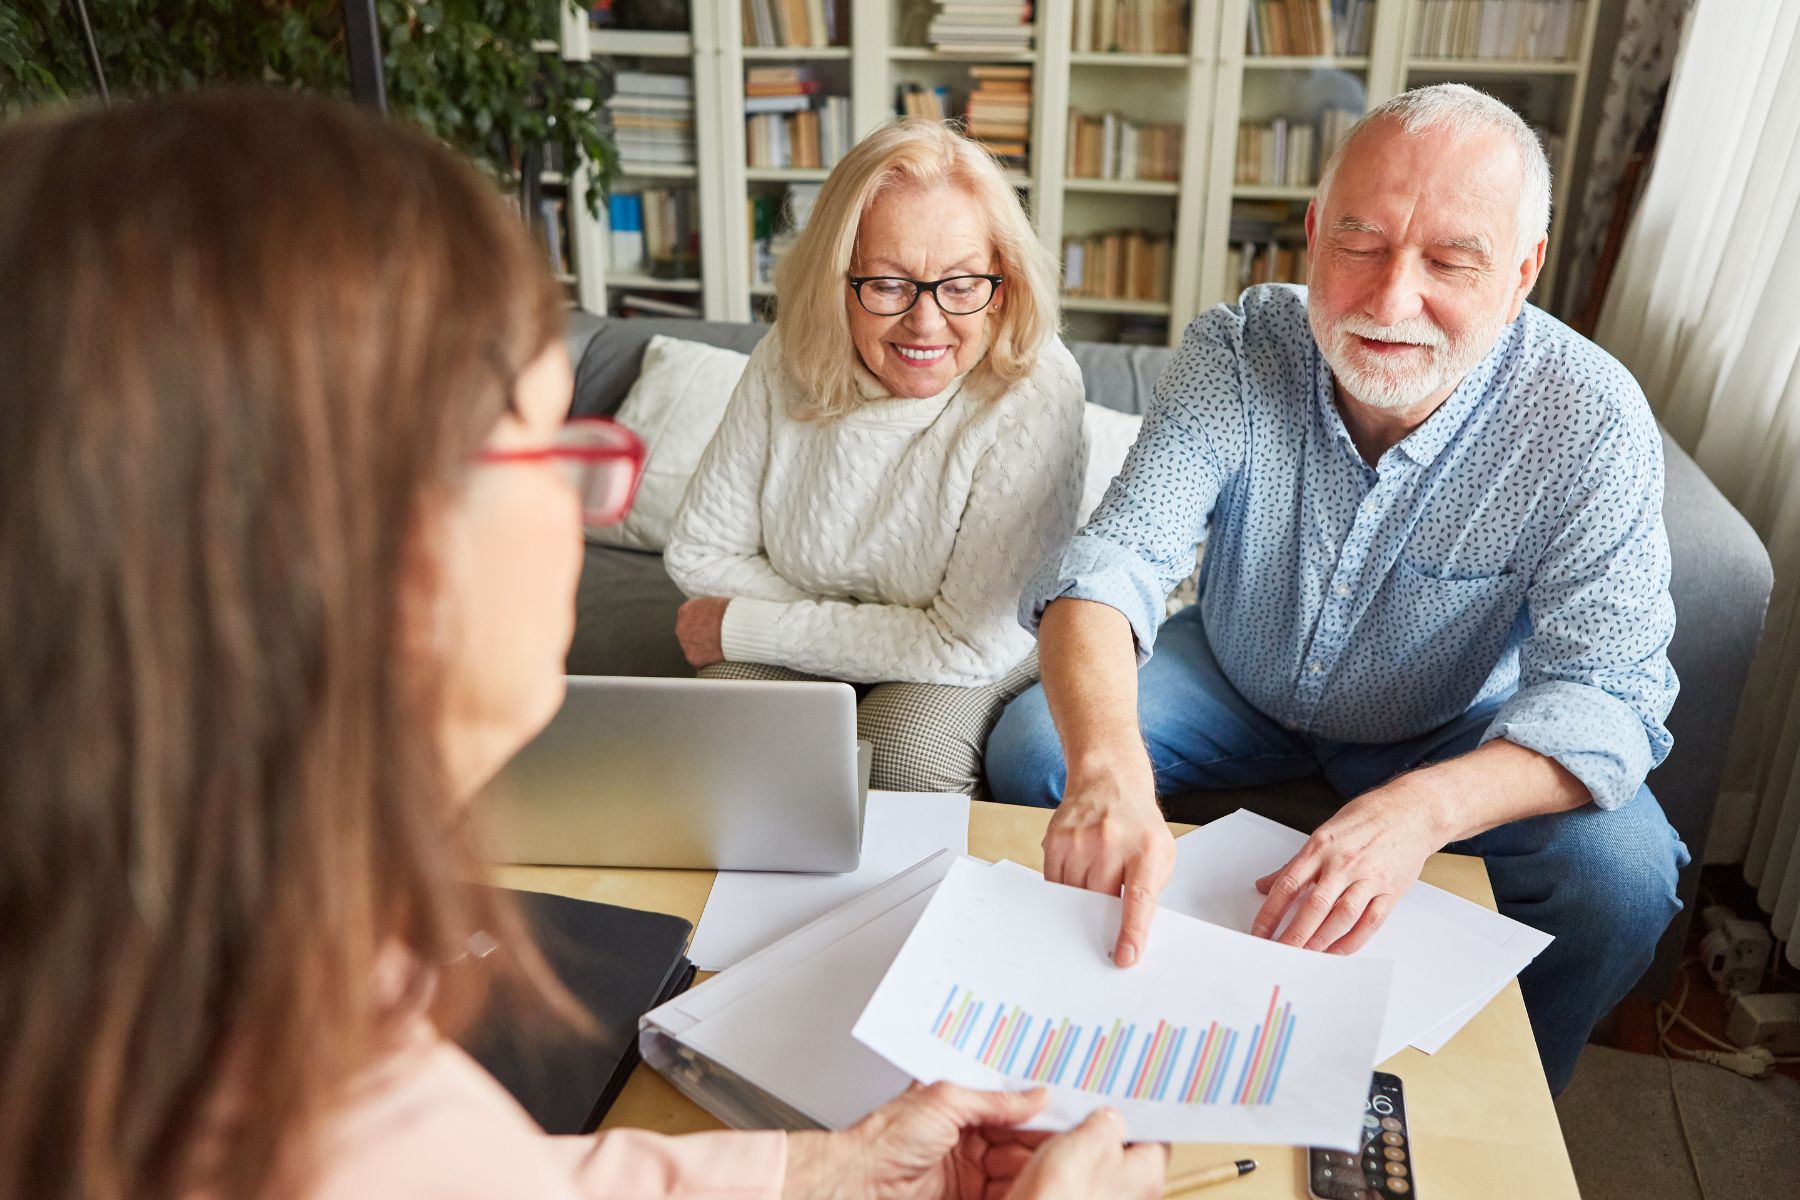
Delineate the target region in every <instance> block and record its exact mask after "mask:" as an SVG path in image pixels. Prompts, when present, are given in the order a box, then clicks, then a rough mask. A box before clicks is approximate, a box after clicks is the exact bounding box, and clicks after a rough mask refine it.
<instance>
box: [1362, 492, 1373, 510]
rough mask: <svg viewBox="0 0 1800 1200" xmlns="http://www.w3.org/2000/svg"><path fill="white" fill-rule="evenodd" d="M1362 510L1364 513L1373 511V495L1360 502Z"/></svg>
mask: <svg viewBox="0 0 1800 1200" xmlns="http://www.w3.org/2000/svg"><path fill="white" fill-rule="evenodd" d="M1362 510H1363V511H1364V512H1366V513H1372V512H1374V511H1375V497H1373V496H1370V497H1369V498H1368V499H1367V500H1364V501H1363V502H1362Z"/></svg>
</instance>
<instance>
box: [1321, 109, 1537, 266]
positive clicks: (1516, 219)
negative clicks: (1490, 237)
mask: <svg viewBox="0 0 1800 1200" xmlns="http://www.w3.org/2000/svg"><path fill="white" fill-rule="evenodd" d="M1379 120H1390V121H1397V122H1398V123H1399V124H1400V127H1401V128H1402V129H1404V130H1405V131H1406V132H1407V133H1409V134H1420V133H1424V132H1425V131H1426V130H1428V129H1443V130H1447V131H1449V133H1450V134H1451V135H1452V136H1453V137H1455V138H1456V139H1458V140H1459V141H1460V140H1461V139H1463V138H1467V137H1472V136H1474V135H1475V134H1477V133H1481V132H1483V131H1487V130H1496V131H1498V132H1500V133H1503V134H1505V135H1506V137H1507V138H1508V140H1510V141H1511V142H1512V144H1513V148H1514V149H1515V150H1517V151H1518V152H1519V163H1520V167H1521V174H1522V175H1523V178H1522V179H1521V181H1520V184H1519V205H1518V208H1517V209H1516V210H1515V211H1514V213H1513V228H1514V229H1516V230H1517V231H1518V237H1519V253H1521V254H1523V253H1524V252H1525V250H1526V249H1527V248H1528V247H1530V246H1533V245H1535V244H1536V243H1537V241H1538V239H1540V238H1542V237H1544V236H1545V235H1546V234H1547V233H1549V231H1550V160H1549V158H1547V157H1546V156H1545V154H1544V146H1543V143H1542V142H1540V141H1539V140H1538V135H1537V134H1536V133H1535V132H1534V131H1533V130H1532V128H1531V126H1529V125H1527V124H1526V123H1525V122H1524V120H1523V119H1522V118H1521V117H1520V116H1519V114H1518V113H1516V112H1514V111H1513V110H1512V109H1510V108H1508V107H1507V106H1506V105H1504V104H1502V103H1501V102H1500V101H1498V100H1496V99H1494V98H1493V97H1492V96H1490V95H1488V94H1487V93H1486V92H1478V91H1476V90H1475V89H1474V88H1472V87H1469V86H1468V85H1467V84H1462V83H1434V84H1432V85H1431V86H1429V87H1421V88H1414V89H1413V90H1412V91H1410V92H1401V93H1400V94H1399V95H1398V96H1395V97H1394V98H1393V99H1392V100H1387V101H1384V102H1383V103H1381V104H1378V105H1376V106H1375V107H1374V108H1373V109H1371V110H1370V111H1369V112H1368V114H1367V115H1365V116H1364V117H1363V118H1362V120H1360V121H1358V122H1357V123H1356V124H1354V125H1352V126H1351V127H1350V132H1349V133H1347V134H1345V135H1344V138H1343V140H1342V141H1340V142H1339V143H1338V144H1337V147H1336V148H1335V149H1333V150H1332V152H1331V157H1330V158H1329V159H1327V160H1326V162H1325V169H1324V170H1323V171H1321V172H1320V173H1319V190H1318V193H1317V194H1318V196H1319V198H1320V199H1321V200H1323V199H1324V198H1325V193H1326V191H1327V190H1328V189H1329V188H1330V187H1331V179H1332V176H1334V175H1336V174H1337V168H1338V163H1339V162H1340V161H1342V159H1343V157H1344V152H1345V150H1347V149H1349V146H1350V143H1351V142H1353V141H1355V140H1356V135H1357V134H1359V133H1361V132H1362V131H1363V128H1364V126H1367V125H1369V124H1371V123H1372V122H1375V121H1379Z"/></svg>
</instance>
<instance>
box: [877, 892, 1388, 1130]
mask: <svg viewBox="0 0 1800 1200" xmlns="http://www.w3.org/2000/svg"><path fill="white" fill-rule="evenodd" d="M1118 932H1119V898H1118V897H1117V896H1105V895H1101V894H1099V893H1097V892H1090V891H1086V890H1085V889H1082V888H1073V887H1065V886H1063V885H1062V884H1056V883H1049V882H1046V881H1045V880H1044V878H1043V876H1041V875H1039V874H1038V873H1037V872H1035V871H1029V870H1027V869H1025V868H1023V867H1014V866H1010V865H1008V864H996V865H991V866H990V865H989V864H986V863H981V862H977V861H974V860H971V859H961V860H959V861H957V862H956V863H954V864H953V865H952V866H951V868H950V870H949V871H948V872H947V873H946V874H945V876H944V879H943V882H941V883H940V884H939V885H938V887H937V890H936V891H935V892H933V893H932V896H931V899H930V902H929V903H928V904H927V905H926V907H925V911H924V912H923V913H922V914H920V916H919V919H918V921H917V923H916V924H915V925H914V926H913V930H912V932H911V933H910V934H909V935H908V936H907V939H906V944H905V945H904V946H902V947H901V949H900V953H899V954H898V955H896V956H895V957H894V959H893V961H892V962H891V963H890V964H889V965H888V966H887V968H886V972H885V974H883V975H882V977H881V982H880V983H879V984H877V985H876V986H875V989H874V991H873V993H872V994H871V995H870V997H869V1002H868V1004H867V1006H865V1008H864V1009H863V1012H862V1015H861V1016H860V1017H858V1018H857V1021H856V1024H855V1026H853V1027H852V1029H851V1036H853V1037H854V1038H856V1040H858V1041H859V1042H861V1043H863V1045H865V1046H868V1047H869V1048H870V1049H872V1050H874V1051H875V1052H876V1053H877V1054H879V1055H881V1057H883V1058H884V1059H886V1060H887V1061H888V1062H889V1063H892V1064H893V1065H894V1066H896V1067H898V1068H899V1069H900V1070H901V1071H904V1072H905V1073H906V1074H908V1075H910V1076H911V1077H912V1078H914V1079H916V1080H919V1081H920V1082H922V1083H934V1082H936V1081H938V1080H948V1081H950V1082H952V1083H957V1084H960V1085H962V1086H963V1087H970V1088H1014V1089H1025V1088H1030V1087H1034V1086H1043V1087H1044V1088H1046V1089H1047V1090H1048V1092H1049V1095H1048V1097H1047V1098H1046V1104H1045V1107H1044V1108H1043V1110H1042V1111H1041V1112H1040V1113H1039V1114H1038V1115H1037V1116H1035V1117H1033V1118H1032V1119H1031V1121H1030V1122H1029V1123H1028V1124H1027V1126H1026V1127H1027V1128H1030V1129H1049V1130H1058V1129H1069V1128H1072V1127H1073V1126H1075V1125H1077V1124H1079V1123H1080V1122H1081V1121H1082V1119H1083V1118H1085V1117H1086V1116H1087V1115H1088V1114H1089V1113H1091V1112H1092V1111H1093V1110H1094V1109H1096V1108H1099V1107H1102V1106H1105V1107H1110V1108H1114V1109H1117V1110H1118V1112H1119V1114H1120V1115H1121V1116H1122V1117H1124V1119H1125V1128H1126V1136H1127V1138H1128V1139H1129V1140H1131V1141H1168V1142H1213V1143H1232V1142H1257V1143H1263V1142H1266V1143H1273V1144H1279V1145H1298V1146H1322V1147H1326V1148H1330V1149H1343V1150H1346V1151H1351V1150H1355V1149H1357V1148H1358V1147H1359V1146H1360V1145H1361V1136H1362V1114H1363V1105H1364V1101H1365V1099H1366V1098H1367V1096H1368V1091H1369V1068H1370V1067H1371V1066H1373V1065H1374V1063H1375V1061H1376V1059H1375V1047H1376V1040H1377V1038H1378V1037H1379V1035H1380V1032H1381V1020H1382V1013H1383V1012H1384V1011H1385V1009H1386V1007H1387V997H1388V989H1389V987H1390V985H1391V983H1392V978H1393V964H1392V963H1389V962H1385V961H1374V960H1362V959H1359V958H1357V957H1356V956H1354V955H1336V954H1319V953H1316V952H1313V951H1307V950H1299V949H1295V948H1294V947H1292V946H1282V945H1278V944H1276V943H1273V942H1269V941H1266V940H1264V939H1262V938H1253V937H1251V936H1249V935H1248V934H1244V933H1238V932H1236V931H1234V930H1230V929H1222V928H1220V927H1218V926H1216V925H1208V924H1207V923H1206V922H1204V921H1198V920H1195V919H1194V918H1192V917H1188V916H1183V915H1182V914H1180V913H1174V912H1169V911H1167V910H1163V911H1159V912H1158V913H1157V916H1156V923H1155V924H1154V925H1153V926H1152V927H1151V931H1150V941H1149V944H1148V946H1147V948H1146V951H1145V953H1144V955H1143V957H1142V958H1141V960H1140V961H1139V962H1137V963H1136V964H1135V965H1133V966H1132V967H1130V968H1128V969H1122V968H1120V967H1117V966H1115V965H1114V964H1113V962H1112V959H1111V957H1110V951H1111V948H1112V946H1113V944H1114V942H1115V941H1116V939H1117V938H1118Z"/></svg>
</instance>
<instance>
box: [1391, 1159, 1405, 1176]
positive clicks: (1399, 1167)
mask: <svg viewBox="0 0 1800 1200" xmlns="http://www.w3.org/2000/svg"><path fill="white" fill-rule="evenodd" d="M1387 1173H1388V1174H1389V1175H1394V1176H1398V1177H1399V1178H1402V1179H1404V1178H1405V1177H1406V1164H1405V1163H1400V1162H1391V1163H1388V1164H1387Z"/></svg>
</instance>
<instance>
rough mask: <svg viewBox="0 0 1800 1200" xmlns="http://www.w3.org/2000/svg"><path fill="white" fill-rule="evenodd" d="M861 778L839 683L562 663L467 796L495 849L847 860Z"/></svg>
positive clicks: (723, 859)
mask: <svg viewBox="0 0 1800 1200" xmlns="http://www.w3.org/2000/svg"><path fill="white" fill-rule="evenodd" d="M867 778H868V773H867V765H866V756H865V758H864V761H863V762H861V763H859V753H858V746H857V742H856V693H855V691H854V690H853V689H852V688H851V687H850V686H849V685H848V684H843V683H787V682H782V683H770V682H761V681H752V680H704V679H647V678H638V677H631V676H606V675H571V676H570V677H569V680H568V696H567V698H566V699H565V700H564V702H563V707H562V710H561V711H560V712H559V713H557V715H556V717H555V719H554V720H552V721H551V723H550V725H549V727H548V728H546V729H545V730H544V732H543V733H541V734H540V735H538V737H537V738H536V739H535V740H534V741H532V742H531V744H530V745H528V746H526V747H525V748H524V749H523V750H521V751H520V752H519V754H518V755H517V756H516V757H515V758H514V759H513V761H512V762H511V763H509V764H508V765H507V767H506V769H505V770H503V771H502V772H501V774H500V776H499V777H498V778H497V779H496V780H495V781H494V782H493V783H492V784H491V785H489V787H488V788H487V790H486V792H485V793H484V794H483V795H482V797H481V798H480V799H479V800H477V801H476V809H477V817H478V819H479V820H481V821H483V822H484V823H485V826H486V831H487V833H488V835H489V839H490V840H489V844H490V847H491V853H492V854H493V856H494V857H495V858H496V859H497V860H498V861H500V862H509V863H538V864H551V865H561V866H587V867H704V868H715V869H718V870H734V871H852V870H855V869H856V865H857V863H858V861H859V859H860V856H861V849H862V816H863V798H864V795H865V789H866V784H867Z"/></svg>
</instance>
